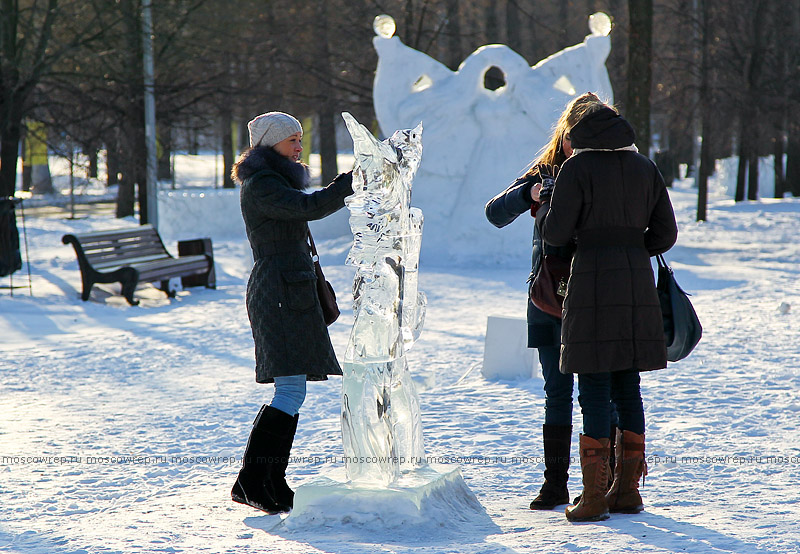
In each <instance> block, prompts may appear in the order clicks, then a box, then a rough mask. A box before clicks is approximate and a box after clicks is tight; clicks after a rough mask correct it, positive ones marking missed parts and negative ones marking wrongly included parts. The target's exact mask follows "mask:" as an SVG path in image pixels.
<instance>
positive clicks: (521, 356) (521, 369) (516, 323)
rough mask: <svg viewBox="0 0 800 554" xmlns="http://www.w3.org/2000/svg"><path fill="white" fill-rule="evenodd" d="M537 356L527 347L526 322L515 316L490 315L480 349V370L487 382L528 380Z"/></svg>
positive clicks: (533, 350)
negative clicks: (493, 380)
mask: <svg viewBox="0 0 800 554" xmlns="http://www.w3.org/2000/svg"><path fill="white" fill-rule="evenodd" d="M537 360H538V356H537V354H536V349H535V348H528V322H527V321H526V320H525V319H522V318H518V317H500V316H489V317H488V319H487V321H486V340H485V342H484V346H483V369H481V374H482V375H483V376H484V377H485V378H486V379H505V380H516V379H530V378H531V377H534V376H536V375H538V372H536V371H535V370H534V368H535V366H536V362H537Z"/></svg>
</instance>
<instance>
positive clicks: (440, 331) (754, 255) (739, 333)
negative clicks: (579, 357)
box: [0, 187, 800, 554]
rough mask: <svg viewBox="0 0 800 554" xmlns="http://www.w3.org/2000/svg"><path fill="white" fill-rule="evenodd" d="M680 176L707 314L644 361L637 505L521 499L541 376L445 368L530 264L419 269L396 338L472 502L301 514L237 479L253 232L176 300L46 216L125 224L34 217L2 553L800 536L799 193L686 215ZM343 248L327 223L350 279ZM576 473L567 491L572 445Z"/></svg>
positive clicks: (678, 251) (691, 268) (309, 435)
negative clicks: (255, 500)
mask: <svg viewBox="0 0 800 554" xmlns="http://www.w3.org/2000/svg"><path fill="white" fill-rule="evenodd" d="M672 198H673V202H674V204H675V207H676V212H677V214H678V218H679V225H680V237H679V242H678V245H677V247H676V248H675V249H673V250H672V251H671V252H670V253H669V254H668V256H667V257H668V259H669V260H670V261H671V262H672V265H673V267H674V268H675V270H676V275H677V278H678V281H679V283H681V284H682V285H683V286H684V288H686V289H687V290H689V291H690V292H692V293H693V294H694V296H693V301H694V304H695V307H696V308H697V311H698V313H699V315H700V318H701V320H702V322H703V324H704V328H705V333H704V337H703V340H702V341H701V343H700V345H699V346H698V347H697V350H696V351H695V352H694V353H693V355H692V356H690V357H689V358H688V359H687V360H685V361H682V362H680V363H676V364H671V365H670V367H669V368H667V369H666V370H662V371H657V372H652V373H648V374H645V375H644V377H643V395H644V400H645V409H646V415H647V421H648V429H647V437H648V445H647V454H648V456H649V458H648V459H649V475H648V476H647V480H646V485H645V486H644V488H643V489H642V492H643V497H644V499H645V503H646V510H645V512H643V513H641V514H638V515H613V516H612V518H611V519H609V520H608V521H606V522H602V523H593V524H570V523H568V522H567V521H566V519H565V518H564V515H563V511H562V510H556V511H550V512H533V511H530V510H529V509H528V504H529V502H530V500H531V499H532V498H533V496H535V494H536V492H537V491H538V487H539V485H540V484H541V474H542V467H541V464H539V463H538V461H537V460H536V459H535V457H537V456H540V455H541V446H540V443H541V441H540V435H541V432H540V429H541V424H542V421H543V392H542V390H541V388H542V382H541V379H538V378H533V379H530V380H523V381H486V380H484V379H483V378H482V377H481V375H480V371H479V368H476V369H473V371H472V372H471V373H470V374H469V375H468V376H467V377H466V378H465V379H463V380H460V379H461V377H462V376H463V375H464V374H465V373H466V372H467V371H468V370H469V369H470V368H474V367H475V366H476V365H477V364H479V363H480V362H481V360H482V355H483V337H484V333H485V327H486V316H487V315H506V316H518V317H523V316H524V306H525V305H524V300H525V278H526V277H527V271H528V270H527V268H526V267H516V268H511V269H509V268H500V267H498V268H491V267H484V268H474V267H472V268H442V267H430V266H425V267H422V268H421V276H420V289H421V290H424V291H425V292H426V293H427V295H428V300H429V307H428V315H427V319H426V325H425V330H424V332H423V334H422V336H421V338H420V340H419V342H418V343H417V344H416V345H415V347H414V349H413V350H412V351H411V353H410V356H409V358H410V366H411V368H412V371H413V372H414V374H415V379H416V381H417V385H418V386H419V390H420V396H421V402H422V410H423V418H424V423H425V435H426V443H427V450H428V455H429V456H431V457H433V458H435V459H436V460H439V461H453V459H455V458H460V459H461V462H462V463H461V472H462V474H463V476H464V479H465V481H466V483H467V484H468V486H469V487H470V489H471V490H472V491H473V492H474V494H475V495H476V497H477V499H478V500H479V501H480V503H481V505H482V506H483V508H484V510H485V513H483V514H457V513H456V514H452V518H451V519H449V520H441V519H440V520H435V521H432V522H431V523H430V524H427V525H421V526H417V527H415V528H400V529H386V528H381V527H376V526H375V525H355V524H352V523H348V522H347V521H339V522H338V523H336V524H332V525H331V524H326V525H325V526H313V525H310V526H307V527H305V528H302V529H295V528H292V527H291V526H287V525H286V524H285V523H283V522H282V520H281V518H280V517H279V516H267V515H264V514H262V513H260V512H258V511H256V510H253V509H250V508H248V507H244V506H241V505H238V504H234V503H232V502H231V501H230V497H229V490H230V486H231V484H232V482H233V480H234V478H235V475H236V472H237V470H238V466H239V461H238V459H237V458H238V457H239V456H240V455H241V454H242V451H243V447H244V443H245V441H246V439H247V434H248V432H249V427H250V424H251V421H252V419H253V417H254V416H255V414H256V412H257V411H258V408H259V406H260V405H261V404H262V403H263V402H265V401H267V400H268V399H269V398H270V397H271V391H272V388H271V386H263V385H256V384H255V382H254V380H253V349H252V338H251V335H250V329H249V326H248V322H247V316H246V313H245V309H244V283H245V281H246V278H247V274H248V271H249V263H250V258H249V254H248V252H247V245H246V244H244V243H242V242H241V241H227V242H225V241H221V242H215V244H214V250H215V255H216V262H217V279H218V288H217V289H216V290H205V289H202V288H201V289H190V290H187V291H184V292H181V293H179V295H178V297H177V298H175V299H173V300H167V299H166V298H165V297H164V296H163V295H162V294H161V293H160V292H159V291H157V290H156V289H153V288H150V287H148V288H143V289H141V290H140V291H139V292H138V296H139V297H140V298H141V299H142V303H141V306H139V307H129V306H127V305H126V304H125V302H124V300H123V299H122V298H121V297H119V295H118V289H117V288H115V287H116V285H109V286H107V287H106V286H101V287H99V288H96V289H95V292H94V293H93V295H92V299H91V300H90V301H89V302H86V303H84V302H81V301H80V300H79V298H78V294H79V289H80V276H79V273H78V269H77V263H76V259H75V254H74V252H73V251H72V248H71V247H67V246H64V245H62V244H61V242H60V238H61V235H62V234H64V233H67V232H83V231H88V230H90V229H104V228H109V227H117V226H120V225H121V224H126V222H122V223H121V222H119V221H117V220H113V219H110V218H108V217H105V216H102V217H98V216H96V217H92V218H89V219H83V220H66V219H55V218H28V220H27V231H28V241H29V246H30V255H31V265H32V273H33V293H34V296H33V297H30V296H28V294H27V290H25V289H17V290H15V292H14V296H13V298H11V297H9V296H8V291H7V290H6V291H2V296H0V359H2V362H0V364H2V365H1V366H0V367H2V372H0V406H2V408H1V409H0V410H1V411H0V455H2V461H0V551H4V552H19V553H37V554H54V553H57V554H76V553H81V552H91V553H111V552H120V553H134V552H135V553H140V552H208V553H221V552H241V553H251V552H252V553H255V552H275V553H306V552H326V553H341V554H361V553H363V554H367V553H378V552H392V553H413V554H428V553H437V554H438V553H451V552H452V553H475V554H477V553H486V554H512V553H520V554H521V553H534V552H535V553H546V552H574V551H580V552H598V553H608V552H623V553H625V552H629V553H633V552H637V553H638V552H654V553H655V552H658V553H662V552H698V553H701V552H702V553H723V552H725V553H727V552H730V553H739V554H741V553H755V552H775V553H778V552H780V553H783V552H800V494H799V493H798V489H797V483H798V481H799V480H800V440H798V435H799V433H800V401H799V400H798V390H800V347H798V344H799V343H800V340H799V339H800V331H799V329H800V280H799V279H798V278H799V277H800V245H799V244H798V241H797V237H798V236H800V217H798V216H800V202H799V201H798V200H796V199H787V200H783V201H771V200H765V201H759V202H754V203H744V204H740V205H734V203H733V202H732V201H731V200H728V199H726V198H723V197H722V196H717V197H714V198H712V200H711V203H710V212H709V221H708V222H707V223H702V224H697V223H695V222H694V221H693V219H694V203H695V197H694V195H693V193H692V191H691V190H689V189H688V188H682V187H678V188H677V189H676V190H674V191H673V192H672ZM127 224H130V225H133V224H134V221H133V220H129V221H127ZM478 224H482V223H481V222H479V223H478ZM515 224H517V225H528V224H530V223H529V221H525V220H524V219H522V218H521V219H520V221H519V222H517V223H515ZM487 232H502V231H496V230H493V229H492V228H491V227H489V226H488V225H487ZM348 246H349V245H348V241H347V240H346V239H330V240H326V241H322V244H319V247H320V250H321V251H324V252H326V254H325V255H324V256H323V259H322V261H323V263H324V265H325V268H326V275H327V276H328V278H329V280H331V281H332V283H333V285H334V287H335V288H336V290H338V291H342V292H341V293H340V296H342V297H343V296H345V292H346V291H347V290H348V289H349V286H350V280H351V278H352V274H353V272H352V269H351V268H348V267H345V266H344V265H343V260H344V257H345V253H346V251H347V248H348ZM522 247H524V245H522ZM24 277H25V272H24V271H22V272H19V273H17V274H16V275H15V280H14V283H15V284H21V283H22V284H24V283H25V278H24ZM3 284H7V279H4V280H3ZM781 303H786V304H788V305H789V306H790V309H789V311H788V312H786V313H782V312H781V310H780V309H779V307H780V305H781ZM341 304H342V306H343V308H347V303H346V302H342V303H341ZM783 311H785V308H784V310H783ZM351 323H352V312H350V311H349V310H347V309H345V311H344V313H343V316H342V318H341V319H340V320H339V321H338V322H337V323H336V324H334V325H333V326H332V327H331V335H332V339H333V342H334V346H335V347H336V350H337V353H339V355H340V356H341V354H342V353H343V349H344V346H345V344H346V342H347V336H348V332H349V326H350V324H351ZM339 387H340V382H339V381H338V380H336V379H332V380H331V381H328V382H325V383H312V384H311V385H310V387H309V395H308V399H307V401H306V404H305V406H304V408H303V410H302V413H301V424H300V429H299V431H298V436H297V438H296V441H295V449H294V451H293V454H294V455H295V456H297V457H298V458H299V459H298V460H297V461H296V462H294V463H293V464H292V466H291V468H290V477H289V481H290V484H292V485H298V484H302V483H303V482H304V481H305V480H307V479H309V478H311V477H312V476H315V475H319V474H326V473H328V472H331V471H334V470H336V469H340V468H341V463H339V462H338V461H336V458H337V457H338V456H341V437H340V430H339V420H338V413H339ZM576 404H577V402H576ZM575 420H576V425H578V428H579V422H580V413H579V411H578V409H577V406H576V410H575ZM576 435H577V432H576ZM573 454H574V455H575V456H577V448H576V445H575V444H573ZM331 459H333V461H331ZM571 474H572V479H571V481H570V490H571V492H572V493H578V492H579V490H580V476H579V470H578V468H577V464H575V466H573V470H572V472H571ZM343 516H346V514H343ZM345 519H346V518H345Z"/></svg>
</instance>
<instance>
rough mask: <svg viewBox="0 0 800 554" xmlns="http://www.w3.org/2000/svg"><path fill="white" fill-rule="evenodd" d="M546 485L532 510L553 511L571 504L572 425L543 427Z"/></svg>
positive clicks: (543, 486)
mask: <svg viewBox="0 0 800 554" xmlns="http://www.w3.org/2000/svg"><path fill="white" fill-rule="evenodd" d="M542 438H543V440H544V468H545V469H544V485H542V489H541V490H540V491H539V496H537V497H536V498H534V499H533V502H531V510H552V509H553V508H555V507H556V506H558V505H559V504H567V503H569V493H568V492H567V481H568V480H569V451H570V443H571V441H572V425H543V426H542Z"/></svg>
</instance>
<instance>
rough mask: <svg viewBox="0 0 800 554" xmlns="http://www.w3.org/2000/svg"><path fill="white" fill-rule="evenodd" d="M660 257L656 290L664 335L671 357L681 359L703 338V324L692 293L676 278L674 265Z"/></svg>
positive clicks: (670, 359) (673, 360) (670, 358)
mask: <svg viewBox="0 0 800 554" xmlns="http://www.w3.org/2000/svg"><path fill="white" fill-rule="evenodd" d="M656 259H657V260H658V282H657V284H656V291H657V292H658V299H659V301H660V302H661V316H662V317H663V319H664V338H665V340H666V342H667V360H669V361H670V362H677V361H678V360H682V359H684V358H685V357H686V356H688V355H689V354H690V353H691V352H692V350H694V347H695V346H697V343H698V342H700V337H702V336H703V326H702V325H700V320H699V319H698V317H697V313H696V312H695V311H694V306H692V303H691V302H690V301H689V295H688V294H687V293H686V292H685V291H684V290H683V289H682V288H681V287H680V286H679V285H678V283H677V281H675V275H674V274H673V272H672V268H671V267H669V266H668V265H667V262H666V260H665V259H664V256H662V255H661V254H659V255H658V256H656Z"/></svg>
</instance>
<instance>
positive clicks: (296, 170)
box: [231, 146, 311, 190]
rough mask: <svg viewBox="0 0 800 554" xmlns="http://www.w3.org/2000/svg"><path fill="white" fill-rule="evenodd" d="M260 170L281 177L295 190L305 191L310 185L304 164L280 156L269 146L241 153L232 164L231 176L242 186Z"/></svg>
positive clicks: (306, 167)
mask: <svg viewBox="0 0 800 554" xmlns="http://www.w3.org/2000/svg"><path fill="white" fill-rule="evenodd" d="M262 169H271V170H272V171H274V172H276V173H278V174H280V175H282V176H283V177H285V178H286V180H287V181H289V184H290V185H292V187H293V188H296V189H297V190H303V189H307V188H308V186H309V184H310V180H311V177H310V174H309V172H308V166H307V165H306V164H304V163H298V162H293V161H291V160H290V159H289V158H286V157H285V156H281V155H280V154H278V153H277V152H275V150H274V149H273V148H272V147H271V146H256V147H255V148H248V149H247V150H245V151H244V152H242V155H241V156H239V159H238V160H237V162H236V163H235V164H233V169H232V171H231V176H232V177H233V179H234V181H237V182H238V183H239V184H242V181H244V180H245V179H247V178H248V177H250V176H251V175H253V174H254V173H256V172H258V171H261V170H262Z"/></svg>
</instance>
